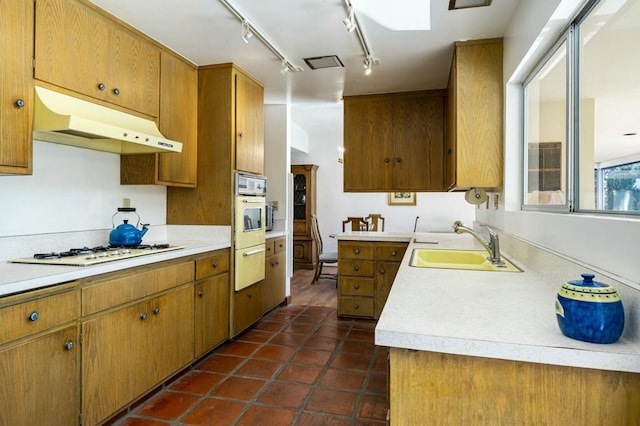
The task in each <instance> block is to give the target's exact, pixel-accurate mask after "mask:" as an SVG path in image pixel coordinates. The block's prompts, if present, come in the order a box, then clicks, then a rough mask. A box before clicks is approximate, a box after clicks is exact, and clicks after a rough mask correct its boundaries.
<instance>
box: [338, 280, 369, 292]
mask: <svg viewBox="0 0 640 426" xmlns="http://www.w3.org/2000/svg"><path fill="white" fill-rule="evenodd" d="M373 283H374V281H373V278H344V277H340V279H339V283H338V287H339V290H340V291H339V294H340V295H343V294H348V295H352V296H373V294H374V292H373V288H374V284H373Z"/></svg>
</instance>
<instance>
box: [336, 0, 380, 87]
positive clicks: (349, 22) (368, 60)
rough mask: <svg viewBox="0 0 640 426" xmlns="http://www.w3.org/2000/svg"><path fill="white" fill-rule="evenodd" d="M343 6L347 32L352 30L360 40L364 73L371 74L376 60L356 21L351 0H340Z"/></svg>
mask: <svg viewBox="0 0 640 426" xmlns="http://www.w3.org/2000/svg"><path fill="white" fill-rule="evenodd" d="M342 2H343V4H344V7H345V9H346V11H347V17H346V18H345V19H344V20H343V21H342V22H343V23H344V24H345V25H346V26H347V30H349V32H354V31H355V33H356V35H357V36H358V41H359V42H360V46H361V47H362V53H363V54H364V61H363V67H364V74H365V75H369V74H371V70H372V66H373V65H374V64H377V63H378V61H377V60H376V59H374V58H373V54H372V53H371V49H369V45H368V44H367V40H366V39H365V37H364V33H363V32H362V28H360V23H359V22H358V17H357V16H356V14H355V11H354V9H353V5H352V4H351V0H342Z"/></svg>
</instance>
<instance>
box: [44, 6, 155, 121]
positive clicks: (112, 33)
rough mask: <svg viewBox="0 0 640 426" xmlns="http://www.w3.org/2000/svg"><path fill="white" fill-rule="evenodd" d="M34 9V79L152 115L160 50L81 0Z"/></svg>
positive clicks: (153, 112) (153, 115)
mask: <svg viewBox="0 0 640 426" xmlns="http://www.w3.org/2000/svg"><path fill="white" fill-rule="evenodd" d="M35 5H36V6H35V7H36V14H35V16H36V20H35V25H36V29H35V60H36V62H35V78H36V79H37V80H42V81H45V82H48V83H51V84H53V85H55V86H59V87H63V88H65V89H69V90H73V91H75V92H78V93H81V94H83V95H86V96H89V97H92V98H95V99H99V100H101V101H105V102H109V103H112V104H114V105H118V106H121V107H124V108H127V109H130V110H134V111H137V112H140V113H142V114H145V115H148V116H151V117H157V116H158V107H159V77H160V49H158V48H157V47H156V46H154V45H153V44H152V43H150V42H148V41H147V40H145V39H143V38H142V37H140V36H138V35H136V34H134V33H133V32H132V31H130V30H128V29H127V28H125V27H124V26H122V25H120V24H119V23H117V22H115V21H113V20H111V19H109V18H107V17H106V16H105V15H103V14H102V13H100V11H99V10H100V9H98V8H97V7H96V6H93V5H92V4H91V3H89V2H87V1H80V0H38V1H37V2H35Z"/></svg>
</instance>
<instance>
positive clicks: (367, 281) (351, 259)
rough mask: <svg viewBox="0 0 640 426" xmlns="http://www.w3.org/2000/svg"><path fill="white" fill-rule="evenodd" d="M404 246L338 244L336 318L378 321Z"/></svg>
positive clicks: (404, 248)
mask: <svg viewBox="0 0 640 426" xmlns="http://www.w3.org/2000/svg"><path fill="white" fill-rule="evenodd" d="M407 246H408V243H403V242H371V241H366V242H365V241H339V242H338V315H339V316H350V317H363V318H376V319H377V318H380V314H381V313H382V308H384V304H385V303H386V301H387V297H388V296H389V292H390V291H391V286H392V285H393V280H394V279H395V277H396V274H397V273H398V269H399V268H400V262H401V261H402V257H403V256H404V253H405V251H406V250H407Z"/></svg>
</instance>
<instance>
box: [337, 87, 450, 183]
mask: <svg viewBox="0 0 640 426" xmlns="http://www.w3.org/2000/svg"><path fill="white" fill-rule="evenodd" d="M444 102H445V92H444V91H423V92H405V93H390V94H383V95H367V96H346V97H345V98H344V148H345V152H344V190H345V192H375V191H379V192H387V191H441V190H443V185H444V181H443V176H444V165H443V160H444V154H443V149H444V147H443V146H444Z"/></svg>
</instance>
